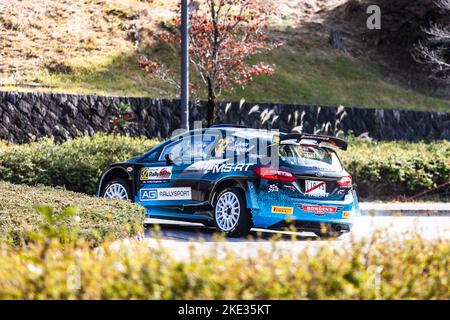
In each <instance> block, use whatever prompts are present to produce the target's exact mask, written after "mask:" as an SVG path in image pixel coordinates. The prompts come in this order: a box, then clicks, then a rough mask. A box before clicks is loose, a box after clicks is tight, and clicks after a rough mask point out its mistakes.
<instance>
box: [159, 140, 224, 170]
mask: <svg viewBox="0 0 450 320" xmlns="http://www.w3.org/2000/svg"><path fill="white" fill-rule="evenodd" d="M215 142H216V137H215V136H213V135H194V136H190V137H184V138H183V139H180V140H178V141H175V142H173V143H171V144H169V145H167V146H166V147H164V150H163V151H162V152H161V155H160V156H159V161H164V160H165V157H166V155H167V154H169V155H171V157H172V158H173V159H174V162H183V163H191V162H194V161H199V160H205V159H207V158H209V157H210V156H211V150H213V148H214V145H215Z"/></svg>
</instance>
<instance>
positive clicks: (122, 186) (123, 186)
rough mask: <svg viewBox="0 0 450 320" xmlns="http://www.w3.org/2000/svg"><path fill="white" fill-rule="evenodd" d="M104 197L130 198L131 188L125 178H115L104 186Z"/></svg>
mask: <svg viewBox="0 0 450 320" xmlns="http://www.w3.org/2000/svg"><path fill="white" fill-rule="evenodd" d="M102 197H103V198H105V199H115V200H130V199H131V190H130V185H129V183H128V181H126V180H125V179H113V180H111V181H110V182H108V184H106V186H105V187H104V188H103V194H102Z"/></svg>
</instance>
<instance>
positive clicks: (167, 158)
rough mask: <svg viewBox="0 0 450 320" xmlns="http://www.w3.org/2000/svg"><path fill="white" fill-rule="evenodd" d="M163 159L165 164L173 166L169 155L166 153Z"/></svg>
mask: <svg viewBox="0 0 450 320" xmlns="http://www.w3.org/2000/svg"><path fill="white" fill-rule="evenodd" d="M164 159H166V164H168V165H169V164H173V160H172V157H171V156H170V153H167V154H166V155H165V156H164Z"/></svg>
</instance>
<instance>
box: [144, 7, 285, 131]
mask: <svg viewBox="0 0 450 320" xmlns="http://www.w3.org/2000/svg"><path fill="white" fill-rule="evenodd" d="M195 3H196V4H197V8H196V10H192V8H191V10H190V13H189V23H190V30H189V32H190V46H189V54H190V62H191V66H193V67H194V70H195V71H196V72H197V73H198V74H199V76H200V78H201V79H202V81H203V83H204V84H205V86H206V89H207V92H208V124H209V125H211V124H212V122H213V119H214V115H215V110H214V109H215V104H216V97H217V96H219V95H220V93H221V92H222V90H232V89H233V88H234V87H235V86H237V85H240V86H243V85H245V84H246V83H248V82H250V81H252V80H253V77H254V76H255V75H263V74H271V73H273V72H274V65H270V64H266V63H263V62H254V63H252V62H250V61H249V59H248V58H249V57H251V56H254V55H256V54H261V53H264V52H268V51H270V50H272V49H274V48H275V47H277V46H278V45H279V44H277V43H275V42H273V41H272V42H271V41H269V39H268V36H267V35H268V32H267V28H268V24H267V23H268V19H269V18H270V16H272V15H273V14H274V8H273V7H272V6H271V5H270V4H268V3H267V2H265V1H261V0H202V1H199V2H195ZM172 24H173V26H174V28H170V29H168V30H165V31H163V32H162V33H161V34H159V35H158V37H159V39H161V40H162V41H164V42H166V43H169V44H172V45H173V46H174V48H179V45H180V43H181V39H180V32H179V30H180V26H181V19H180V17H179V15H176V16H175V17H174V18H173V20H172ZM140 65H141V66H142V67H143V68H144V69H145V70H146V71H147V72H148V73H149V74H150V75H151V76H152V77H155V76H158V77H163V78H164V75H166V72H164V71H162V70H163V69H164V66H162V65H161V64H159V63H158V62H155V61H151V60H148V59H146V58H144V57H143V58H141V59H140ZM166 79H167V80H168V77H167V76H166Z"/></svg>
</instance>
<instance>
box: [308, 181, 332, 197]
mask: <svg viewBox="0 0 450 320" xmlns="http://www.w3.org/2000/svg"><path fill="white" fill-rule="evenodd" d="M326 190H327V189H326V182H325V181H314V180H306V181H305V193H306V194H308V195H311V196H316V197H326V196H328V193H327V191H326Z"/></svg>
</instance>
